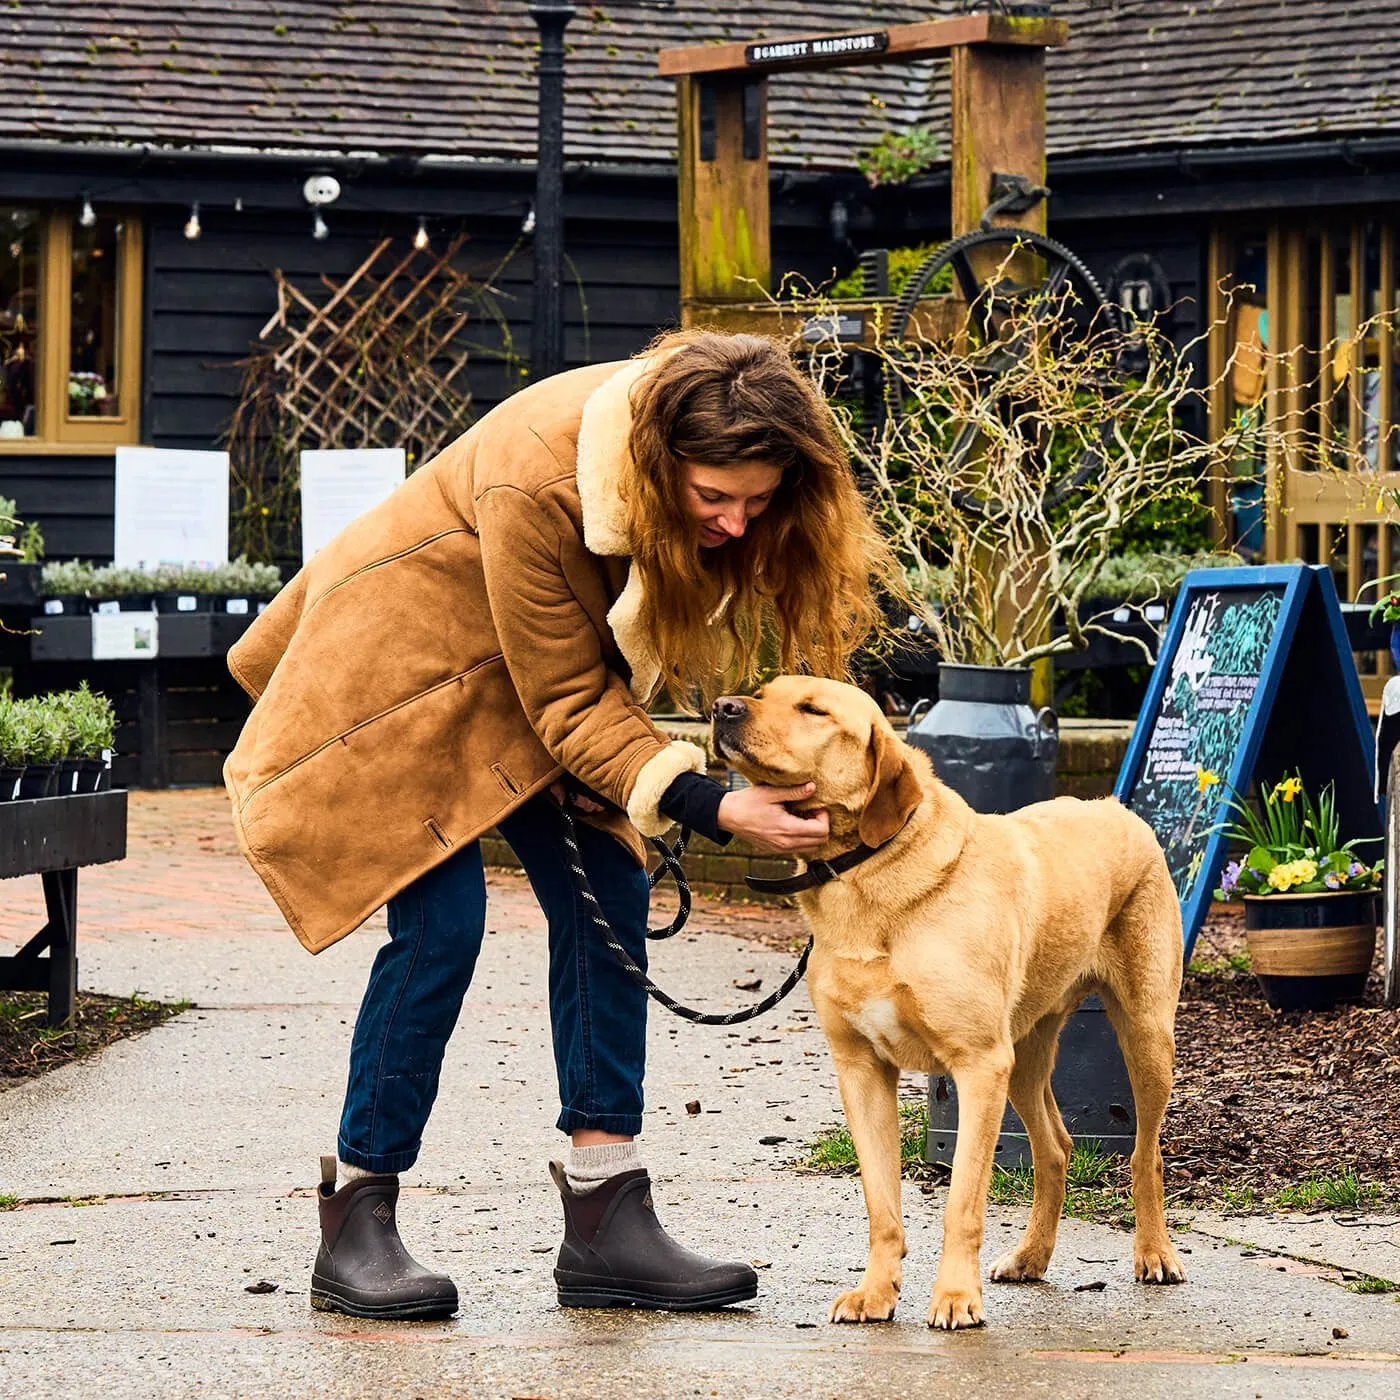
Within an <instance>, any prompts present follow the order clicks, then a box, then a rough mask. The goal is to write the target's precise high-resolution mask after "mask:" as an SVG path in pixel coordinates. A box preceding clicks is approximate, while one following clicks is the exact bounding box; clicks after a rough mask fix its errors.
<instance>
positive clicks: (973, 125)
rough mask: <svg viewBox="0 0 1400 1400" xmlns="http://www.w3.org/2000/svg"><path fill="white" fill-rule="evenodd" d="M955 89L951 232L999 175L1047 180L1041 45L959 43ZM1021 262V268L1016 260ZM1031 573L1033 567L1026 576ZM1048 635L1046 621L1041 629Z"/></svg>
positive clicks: (982, 202)
mask: <svg viewBox="0 0 1400 1400" xmlns="http://www.w3.org/2000/svg"><path fill="white" fill-rule="evenodd" d="M952 90H953V151H952V185H953V211H952V214H953V222H952V229H953V237H954V238H957V237H958V236H959V235H960V234H964V233H970V232H971V231H972V230H973V229H975V228H977V227H979V225H980V224H981V220H982V212H983V210H985V209H986V207H987V206H988V205H989V204H990V203H991V202H992V184H993V180H994V177H995V176H997V175H1024V176H1025V177H1026V178H1027V179H1028V180H1030V182H1031V183H1032V184H1036V185H1043V184H1044V183H1045V50H1044V49H1041V48H1028V47H1024V46H1013V45H1010V44H986V43H982V44H960V45H958V46H957V47H956V48H954V49H953V51H952ZM996 224H997V226H998V227H1007V228H1025V229H1032V230H1034V231H1035V232H1037V233H1044V232H1045V201H1044V200H1040V201H1039V202H1038V203H1036V204H1035V205H1033V206H1032V207H1031V208H1030V209H1028V210H1026V211H1025V212H1024V213H1022V214H1001V215H998V216H997V219H996ZM1004 260H1005V250H1004V249H1001V250H998V249H992V250H990V251H989V252H987V253H985V254H984V255H983V256H982V257H981V258H980V259H979V258H978V257H977V256H976V251H975V250H974V251H973V253H972V256H971V261H972V264H973V267H974V269H975V270H976V272H977V274H978V276H979V277H980V278H981V279H983V280H984V281H985V280H987V279H990V278H993V277H995V276H996V274H997V272H998V269H999V268H1000V267H1001V264H1002V262H1003V261H1004ZM1022 261H1024V262H1025V263H1026V264H1027V266H1026V267H1024V268H1023V269H1022V268H1021V267H1020V266H1019V264H1020V263H1021V262H1022ZM1039 263H1040V259H1038V258H1035V257H1033V256H1032V255H1031V254H1029V253H1026V254H1018V255H1017V256H1016V257H1015V258H1013V259H1012V260H1011V261H1010V262H1009V263H1008V265H1007V266H1006V268H1005V269H1004V273H1010V274H1011V275H1013V276H1016V277H1017V279H1018V280H1021V281H1024V282H1026V283H1027V284H1030V283H1033V282H1036V281H1039V280H1040V278H1041V277H1042V276H1043V269H1042V268H1041V267H1040V266H1039ZM983 567H984V568H986V569H989V570H995V569H1000V568H1001V567H1003V566H1002V564H1001V562H1000V561H999V560H997V559H994V558H990V557H988V558H986V559H985V560H984V562H983ZM1035 572H1037V571H1036V570H1032V571H1031V573H1032V575H1033V574H1034V573H1035ZM1035 584H1036V579H1035V578H1034V577H1033V576H1032V577H1029V578H1026V579H1023V580H1013V581H1012V588H1011V590H1010V596H1009V597H1008V598H1007V600H1006V607H1005V609H1004V617H1003V623H1004V626H1005V628H1006V630H1007V631H1009V629H1010V623H1011V617H1012V616H1013V615H1014V613H1015V612H1016V610H1017V609H1018V607H1019V604H1020V601H1021V597H1022V596H1023V595H1022V588H1023V587H1024V589H1025V590H1026V592H1027V593H1029V592H1031V591H1033V590H1034V587H1035ZM1046 634H1047V636H1048V624H1047V629H1046ZM1054 694H1055V673H1054V663H1053V661H1051V660H1050V659H1049V658H1047V659H1046V660H1044V661H1037V662H1034V663H1032V665H1031V704H1032V705H1034V706H1036V707H1037V708H1039V707H1040V706H1042V705H1049V704H1052V703H1053V701H1054Z"/></svg>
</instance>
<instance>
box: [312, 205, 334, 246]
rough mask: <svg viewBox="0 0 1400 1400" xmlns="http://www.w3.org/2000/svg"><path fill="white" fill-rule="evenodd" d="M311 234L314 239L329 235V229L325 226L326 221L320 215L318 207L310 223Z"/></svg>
mask: <svg viewBox="0 0 1400 1400" xmlns="http://www.w3.org/2000/svg"><path fill="white" fill-rule="evenodd" d="M311 236H312V238H316V239H322V238H329V237H330V236H331V231H330V229H329V228H327V227H326V221H325V220H324V219H323V218H322V217H321V211H320V210H319V209H318V210H317V211H316V218H315V219H314V220H313V222H312V224H311Z"/></svg>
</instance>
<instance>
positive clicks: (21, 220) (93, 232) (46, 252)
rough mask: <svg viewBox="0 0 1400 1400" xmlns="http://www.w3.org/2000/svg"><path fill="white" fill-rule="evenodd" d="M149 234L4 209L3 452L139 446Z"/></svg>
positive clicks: (119, 221)
mask: <svg viewBox="0 0 1400 1400" xmlns="http://www.w3.org/2000/svg"><path fill="white" fill-rule="evenodd" d="M140 297H141V230H140V225H139V223H138V221H137V220H136V219H135V218H133V217H132V216H131V215H128V214H120V213H112V212H107V213H102V214H98V215H97V216H96V218H95V219H93V220H92V221H91V222H90V223H89V224H88V225H87V226H84V224H83V223H82V221H81V220H79V219H77V218H75V217H73V215H72V214H71V213H69V212H66V211H64V212H59V211H48V210H43V209H39V208H35V207H26V206H23V205H5V204H0V452H3V451H21V452H26V451H31V452H32V451H35V450H41V451H42V450H54V451H74V450H77V451H83V450H88V451H91V450H102V449H105V448H109V447H113V446H115V445H117V444H119V443H129V442H137V441H139V425H138V422H137V408H138V405H137V398H138V395H139V392H140V364H139V358H140V356H139V348H140V316H141V307H140Z"/></svg>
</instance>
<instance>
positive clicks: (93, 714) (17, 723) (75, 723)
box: [0, 681, 116, 767]
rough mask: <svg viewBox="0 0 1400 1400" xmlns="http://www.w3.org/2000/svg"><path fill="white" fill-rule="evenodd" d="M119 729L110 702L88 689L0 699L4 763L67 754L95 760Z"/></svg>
mask: <svg viewBox="0 0 1400 1400" xmlns="http://www.w3.org/2000/svg"><path fill="white" fill-rule="evenodd" d="M115 732H116V714H115V712H114V711H113V709H112V702H111V701H110V700H108V699H107V697H106V696H105V695H99V694H97V693H96V692H95V691H93V690H90V689H89V688H88V684H87V682H86V681H84V682H83V683H82V685H80V686H79V687H78V689H77V690H65V691H59V692H57V693H56V694H52V695H44V696H38V697H36V698H33V699H28V700H12V699H10V698H9V697H8V696H7V697H5V698H3V699H0V763H3V764H4V765H5V766H6V767H23V766H24V765H25V764H29V763H35V764H39V763H56V762H58V760H59V759H63V758H97V757H99V756H100V755H101V753H102V751H103V750H104V749H108V748H111V746H112V738H113V735H114V734H115Z"/></svg>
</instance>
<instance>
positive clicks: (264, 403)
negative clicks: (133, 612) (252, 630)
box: [223, 234, 510, 559]
mask: <svg viewBox="0 0 1400 1400" xmlns="http://www.w3.org/2000/svg"><path fill="white" fill-rule="evenodd" d="M465 241H466V238H465V235H460V234H459V235H458V236H457V237H456V238H454V239H452V240H451V241H450V242H449V243H448V244H447V245H446V246H445V247H444V248H443V249H442V250H441V251H440V252H435V251H430V250H426V249H417V248H409V250H408V251H407V252H402V253H400V252H396V251H394V250H393V246H392V245H393V240H392V239H388V238H385V239H382V240H381V241H380V242H379V243H377V244H376V245H375V247H374V248H373V250H372V251H371V252H370V254H369V256H368V257H366V258H365V260H364V261H363V262H362V263H361V264H360V265H359V267H357V268H356V269H355V271H354V272H352V273H351V274H350V276H349V277H348V278H346V279H345V280H344V281H343V282H339V283H337V282H336V281H334V280H333V279H331V278H330V277H327V276H325V275H324V274H323V275H322V277H321V279H320V280H321V283H322V286H323V287H324V292H321V291H320V290H319V289H317V290H314V291H309V290H307V289H305V288H303V287H299V286H298V285H297V284H296V283H295V282H293V281H292V280H291V278H289V277H288V276H286V274H284V273H283V272H282V271H281V270H280V269H279V270H278V271H277V272H276V273H275V274H274V276H275V279H276V284H277V310H276V311H275V312H274V313H273V314H272V316H270V317H269V318H268V321H267V324H266V325H264V326H263V328H262V330H261V331H260V332H259V333H258V339H259V342H260V346H259V348H258V349H257V350H256V352H255V353H254V354H253V355H251V356H249V357H248V358H247V359H245V360H243V361H242V362H241V363H242V366H243V386H242V391H241V394H240V398H239V404H238V408H237V409H236V410H235V412H234V415H233V417H232V419H231V420H230V422H229V425H228V428H227V429H226V431H225V433H224V435H223V441H224V443H225V445H226V446H227V447H228V449H229V452H230V457H231V465H232V471H233V479H234V500H233V503H232V527H233V534H234V543H235V547H236V548H237V549H238V550H239V551H240V552H246V553H248V554H249V555H250V556H251V557H253V558H263V559H271V558H275V557H277V556H278V555H279V553H287V552H290V544H291V542H292V541H293V540H294V539H295V529H296V524H297V518H298V515H299V505H298V502H299V492H298V484H299V471H298V463H299V454H300V452H301V451H302V450H303V449H304V448H354V447H402V448H403V449H404V451H405V453H406V455H407V458H408V463H409V467H410V470H411V469H412V468H413V467H414V466H415V465H417V464H418V463H421V462H423V461H426V460H427V459H428V458H429V457H431V456H432V455H433V454H434V453H436V452H437V451H438V450H439V449H440V448H442V447H444V446H445V445H446V444H447V443H449V442H450V441H451V440H452V439H453V438H454V437H456V436H457V435H458V434H459V433H462V432H464V431H465V430H466V429H467V427H468V426H470V424H471V422H472V419H473V412H472V392H471V386H470V384H469V382H468V370H469V367H470V364H471V359H472V355H473V353H474V352H475V351H478V350H480V349H481V348H482V347H481V346H479V345H476V344H474V343H473V341H472V340H471V338H470V337H469V335H468V328H469V326H471V325H472V323H473V320H474V319H476V318H478V317H480V318H483V319H485V320H488V321H490V322H492V323H493V325H494V327H495V329H496V331H497V332H498V333H499V335H500V336H501V337H502V340H503V345H502V346H492V347H491V348H490V350H489V351H488V353H489V354H490V355H491V356H492V357H494V358H497V359H502V358H503V359H507V360H508V359H509V358H510V337H509V330H508V328H507V327H506V325H505V322H504V318H503V317H502V316H501V314H500V312H499V310H498V309H497V307H496V306H495V303H494V299H493V294H492V289H491V287H490V286H489V284H488V285H486V286H483V284H482V283H480V282H478V281H477V280H476V279H475V278H473V277H472V276H470V275H469V274H467V273H465V272H463V271H461V270H460V269H458V268H457V267H455V266H454V265H453V260H454V258H455V257H456V256H457V254H458V253H459V252H460V251H461V248H462V245H463V244H464V243H465Z"/></svg>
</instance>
